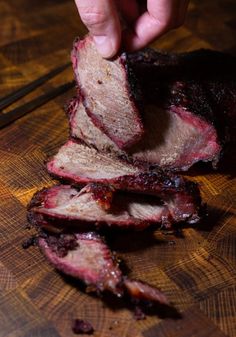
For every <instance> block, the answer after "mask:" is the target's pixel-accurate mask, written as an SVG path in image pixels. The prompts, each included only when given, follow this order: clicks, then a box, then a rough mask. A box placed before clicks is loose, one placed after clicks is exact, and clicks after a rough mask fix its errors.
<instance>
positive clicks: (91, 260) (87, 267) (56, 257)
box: [39, 232, 122, 296]
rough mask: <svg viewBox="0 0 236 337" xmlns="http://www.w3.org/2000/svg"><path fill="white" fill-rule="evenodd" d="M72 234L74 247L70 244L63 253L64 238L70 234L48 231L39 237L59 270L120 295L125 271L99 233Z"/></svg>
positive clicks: (47, 255)
mask: <svg viewBox="0 0 236 337" xmlns="http://www.w3.org/2000/svg"><path fill="white" fill-rule="evenodd" d="M72 235H73V237H74V246H73V247H72V248H69V249H68V246H66V247H65V248H64V250H63V254H61V252H60V251H61V250H62V244H61V242H60V241H64V242H66V241H67V236H68V234H60V236H59V237H56V236H52V235H48V234H47V235H45V237H42V238H40V239H39V247H40V249H41V250H42V252H43V254H44V255H45V256H46V257H47V259H48V260H49V261H50V262H51V263H52V264H53V266H54V267H55V268H56V269H58V270H60V271H62V272H63V273H65V274H68V275H71V276H73V277H75V278H78V279H80V280H82V281H83V282H84V283H85V284H86V285H87V286H89V288H90V290H92V289H93V290H98V291H104V290H109V291H111V292H112V293H114V294H116V295H118V296H120V295H121V294H122V289H121V288H120V287H119V284H120V283H121V280H122V274H121V271H120V269H119V267H118V264H117V263H116V261H115V259H114V257H113V255H112V253H111V252H110V250H109V248H108V247H107V245H106V244H105V243H104V242H103V240H102V239H101V237H100V236H99V235H98V234H96V233H95V232H88V233H79V234H78V233H77V234H72ZM70 236H71V234H70Z"/></svg>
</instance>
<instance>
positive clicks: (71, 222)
mask: <svg viewBox="0 0 236 337" xmlns="http://www.w3.org/2000/svg"><path fill="white" fill-rule="evenodd" d="M103 188H104V193H103V195H102V189H103ZM97 189H98V191H99V199H101V196H102V199H103V200H106V195H107V193H108V192H107V189H106V186H104V185H103V186H99V185H97V184H94V183H93V184H90V185H87V186H85V187H84V188H82V189H81V190H79V189H76V188H73V187H71V186H70V185H59V186H54V187H51V188H49V189H43V190H42V191H40V192H37V193H36V194H35V195H34V197H33V199H32V201H31V203H30V205H29V220H30V221H31V222H32V223H33V224H36V225H38V226H40V227H41V228H44V229H47V230H49V231H50V230H52V227H55V228H58V229H60V228H61V229H64V230H66V229H68V228H77V229H80V230H85V231H88V230H90V229H91V228H94V227H95V228H100V227H102V226H103V227H104V226H108V227H112V228H128V229H130V228H131V229H136V230H140V229H144V228H146V227H148V226H149V225H150V224H160V225H163V226H169V225H170V224H172V223H176V222H181V221H189V222H191V221H192V222H194V220H195V221H196V220H197V219H196V218H197V216H198V215H197V214H195V213H193V212H196V209H195V207H194V206H195V205H193V204H192V203H191V201H192V200H190V202H189V199H190V197H189V196H187V198H186V196H185V195H184V194H183V193H182V194H180V193H179V194H176V196H173V197H169V198H168V200H167V199H166V201H165V203H163V202H162V201H161V200H160V199H159V198H157V197H155V196H153V197H150V196H145V195H141V194H127V193H126V194H124V193H121V192H116V193H115V195H114V196H113V201H112V203H111V204H110V205H109V206H110V207H109V210H107V209H104V208H103V207H102V206H101V204H100V202H98V201H97V194H98V193H97ZM109 198H110V192H109ZM99 201H100V200H99ZM62 224H63V225H64V226H65V225H66V227H65V228H63V227H62ZM48 225H49V227H48Z"/></svg>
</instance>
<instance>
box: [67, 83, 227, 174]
mask: <svg viewBox="0 0 236 337" xmlns="http://www.w3.org/2000/svg"><path fill="white" fill-rule="evenodd" d="M181 86H182V84H181V83H177V84H176V87H175V88H174V87H173V88H172V90H175V92H176V94H175V95H176V97H175V99H176V101H180V99H181V100H184V99H185V97H186V96H185V97H182V96H181V93H178V92H177V90H180V89H181ZM195 87H196V86H195ZM177 96H180V98H179V97H177ZM173 99H174V98H173ZM186 99H187V98H186ZM69 111H70V112H68V114H69V113H71V114H70V129H71V135H72V136H73V137H76V138H79V139H81V140H82V141H84V142H85V143H86V144H88V145H89V146H94V147H95V148H96V149H98V150H99V151H101V152H108V153H114V154H116V155H118V156H128V157H130V158H132V160H135V161H136V162H138V161H139V162H140V163H147V164H149V165H158V166H160V167H162V168H168V169H171V170H178V171H180V170H187V169H188V168H189V167H190V166H192V165H193V164H194V163H196V162H198V161H200V160H202V161H212V162H213V165H214V166H216V164H217V162H218V160H219V157H220V153H221V149H222V148H221V144H220V143H219V139H218V136H217V132H216V129H215V128H214V126H213V125H212V124H211V123H209V122H208V121H206V120H205V119H203V118H202V117H199V116H197V115H196V114H193V113H192V112H191V111H190V109H187V108H185V107H183V104H182V105H181V104H180V106H177V105H176V104H175V105H174V104H173V105H170V106H169V107H166V108H164V107H161V106H160V107H158V105H154V104H149V105H146V106H145V114H144V117H143V119H144V124H145V128H146V130H147V132H146V134H145V136H144V137H143V139H142V140H141V141H140V142H139V144H137V145H135V146H133V147H132V148H131V149H130V150H128V151H126V152H124V151H122V150H120V149H119V148H118V147H117V146H116V144H115V143H114V142H112V140H110V139H109V138H108V137H107V136H106V134H104V133H103V132H102V131H101V130H100V129H98V128H97V127H96V126H94V124H93V123H92V122H91V121H90V119H89V117H88V116H87V115H86V112H85V109H84V107H83V105H82V103H81V102H79V99H76V100H74V101H73V102H72V103H71V106H70V109H69Z"/></svg>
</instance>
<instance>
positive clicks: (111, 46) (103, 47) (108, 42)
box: [93, 35, 121, 59]
mask: <svg viewBox="0 0 236 337" xmlns="http://www.w3.org/2000/svg"><path fill="white" fill-rule="evenodd" d="M93 40H94V42H95V44H96V48H97V50H98V52H99V53H100V54H101V55H102V57H104V58H107V59H109V58H112V57H114V56H115V55H116V54H117V52H118V50H119V48H120V41H121V37H120V36H117V37H112V36H108V35H95V36H93Z"/></svg>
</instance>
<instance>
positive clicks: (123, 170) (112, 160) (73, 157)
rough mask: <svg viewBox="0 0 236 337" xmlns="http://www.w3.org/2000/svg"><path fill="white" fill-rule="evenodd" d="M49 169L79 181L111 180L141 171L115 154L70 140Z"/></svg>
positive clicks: (56, 173)
mask: <svg viewBox="0 0 236 337" xmlns="http://www.w3.org/2000/svg"><path fill="white" fill-rule="evenodd" d="M47 169H48V171H49V172H50V173H51V174H53V175H56V176H59V177H61V178H63V179H67V180H71V181H73V182H77V183H87V182H90V181H91V179H93V181H96V182H111V181H114V180H116V179H118V178H119V177H120V176H124V175H134V174H136V173H139V171H140V170H139V169H138V168H137V167H135V166H134V165H132V164H129V163H128V162H126V161H123V160H119V159H118V158H116V157H114V156H110V155H107V154H106V153H100V152H98V151H97V150H96V149H95V148H92V147H91V148H90V147H88V146H86V145H84V144H82V143H80V142H76V141H73V140H69V141H67V142H66V144H65V145H63V146H62V147H61V148H60V149H59V152H58V153H57V154H56V155H55V156H54V157H53V158H52V160H50V161H49V162H48V163H47Z"/></svg>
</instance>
